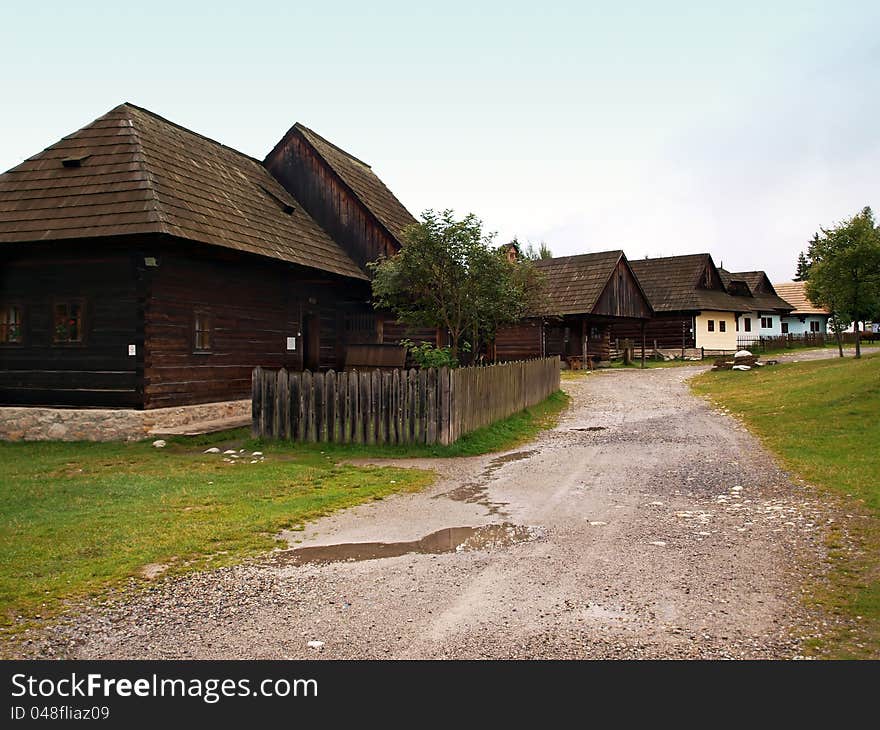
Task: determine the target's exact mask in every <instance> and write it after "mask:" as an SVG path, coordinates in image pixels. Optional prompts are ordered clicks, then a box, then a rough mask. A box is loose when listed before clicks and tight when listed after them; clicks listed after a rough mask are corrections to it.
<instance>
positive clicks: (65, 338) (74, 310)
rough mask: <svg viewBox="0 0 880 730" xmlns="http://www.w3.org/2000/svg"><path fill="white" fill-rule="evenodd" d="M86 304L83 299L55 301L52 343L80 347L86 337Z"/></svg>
mask: <svg viewBox="0 0 880 730" xmlns="http://www.w3.org/2000/svg"><path fill="white" fill-rule="evenodd" d="M84 310H85V302H84V301H83V300H82V299H69V300H67V301H63V302H59V301H55V302H54V303H53V304H52V342H53V343H55V344H56V345H78V344H81V343H82V341H83V335H84V322H83V319H84V316H83V314H84Z"/></svg>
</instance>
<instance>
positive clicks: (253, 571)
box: [20, 366, 832, 659]
mask: <svg viewBox="0 0 880 730" xmlns="http://www.w3.org/2000/svg"><path fill="white" fill-rule="evenodd" d="M702 369H703V367H701V366H695V367H679V368H669V369H654V370H647V371H641V372H640V371H608V372H598V373H594V374H590V375H584V376H583V377H582V378H580V379H578V380H570V381H565V383H564V385H565V389H566V390H567V391H568V392H569V393H570V395H571V396H572V399H573V400H572V406H571V408H570V409H569V411H568V412H567V413H566V414H565V415H564V417H563V418H562V420H561V422H560V424H559V426H558V427H557V428H556V429H554V430H552V431H548V432H546V433H544V434H543V435H542V436H541V437H540V438H539V439H537V440H536V441H535V442H533V443H532V444H530V445H527V446H524V447H522V448H520V449H518V450H516V451H514V452H511V453H508V454H503V455H490V456H486V457H475V458H467V459H457V460H413V461H407V462H402V463H404V464H409V465H412V466H418V467H427V468H433V469H436V470H437V472H438V474H439V475H440V478H439V479H438V481H437V483H436V484H435V485H434V486H433V487H432V488H431V489H429V490H427V491H425V492H422V493H420V494H415V495H398V496H394V497H392V498H388V499H385V500H383V501H381V502H373V503H370V504H369V505H364V506H361V507H358V508H355V509H351V510H347V511H345V512H341V513H337V514H335V515H333V516H331V517H328V518H325V519H322V520H320V521H318V522H316V523H314V524H311V525H309V526H308V527H307V528H306V530H305V531H304V532H301V533H294V534H292V535H291V536H290V539H291V540H293V539H294V538H300V539H302V540H303V542H302V543H300V544H297V543H293V542H292V543H291V544H292V548H291V550H287V551H278V552H275V553H272V554H270V555H268V556H266V557H265V558H262V559H260V560H256V561H251V562H249V563H247V564H244V565H240V566H237V567H233V568H224V569H220V570H215V571H210V572H204V573H199V574H194V575H189V576H184V577H180V578H172V579H168V580H157V581H156V582H155V584H154V585H153V586H152V587H151V589H150V590H148V591H146V592H142V593H140V594H137V595H133V596H130V597H129V598H128V599H125V600H119V599H117V600H115V601H113V602H108V603H105V604H100V605H96V606H91V607H89V608H88V609H87V610H85V611H82V612H79V613H72V614H70V615H69V616H67V617H66V618H65V619H64V620H62V621H61V622H60V623H59V624H57V625H56V626H55V627H53V628H51V629H49V630H48V631H47V632H46V633H45V634H43V635H42V637H35V638H32V639H29V640H28V641H29V642H30V643H27V644H23V645H22V648H21V651H20V655H22V656H41V657H62V656H69V657H77V658H236V659H239V658H267V659H283V658H318V657H321V658H439V657H455V658H481V657H491V658H508V657H510V658H529V657H534V658H618V657H619V658H692V657H702V658H724V657H732V658H740V657H748V658H760V657H795V656H798V655H799V654H800V652H801V648H800V641H799V639H798V637H799V636H803V635H804V631H805V628H804V627H805V625H806V624H805V622H807V621H808V620H810V617H808V616H807V615H806V614H805V612H804V609H803V608H802V604H801V600H800V585H801V584H802V582H803V581H805V580H807V571H808V570H811V569H815V567H816V566H817V565H818V564H819V561H820V559H821V555H822V547H821V546H822V534H823V526H824V525H825V524H826V523H827V522H828V520H830V519H831V518H832V515H831V513H830V511H829V510H830V508H828V507H825V506H823V505H822V503H821V502H820V501H819V500H818V498H817V496H816V494H815V493H813V492H812V491H811V490H810V489H809V488H808V487H806V486H804V485H802V484H800V483H799V482H797V481H791V480H789V479H788V478H787V477H786V475H785V474H784V473H783V472H781V471H780V470H779V469H778V468H777V467H776V466H774V463H773V461H772V459H771V458H770V457H769V456H768V454H767V453H766V452H765V451H764V450H763V449H762V448H761V446H760V445H759V444H758V442H757V441H756V440H755V439H754V438H753V437H752V436H750V435H749V434H748V433H747V432H746V431H745V430H744V428H743V427H741V426H740V425H739V424H738V422H737V421H735V420H734V419H733V418H731V417H729V416H728V415H726V414H725V413H722V412H720V411H717V410H714V409H713V408H712V407H711V406H709V405H708V404H707V403H705V402H703V401H702V400H700V399H697V398H695V397H694V396H692V395H691V394H690V393H689V391H688V388H687V384H686V382H685V381H686V379H687V378H688V377H690V376H691V375H693V374H694V373H696V372H699V371H701V370H702ZM266 456H267V458H270V459H271V450H268V451H267V454H266ZM488 525H495V527H490V528H488V529H484V530H479V529H477V530H475V531H467V530H457V531H456V530H452V531H450V530H448V529H447V528H465V527H471V528H481V527H484V526H488ZM428 536H431V537H428ZM371 542H384V543H398V542H405V543H407V544H406V545H403V546H399V545H392V546H388V545H385V546H382V545H378V546H377V545H355V546H352V545H351V544H352V543H371ZM338 545H344V546H345V547H335V546H338ZM456 546H458V549H457V550H456V549H455V547H456ZM297 548H307V549H306V550H303V551H300V552H297ZM408 550H414V551H417V552H407V551H408ZM399 553H403V554H399ZM376 555H380V556H385V557H378V558H377V557H375V556H376ZM371 556H372V559H360V558H364V557H371ZM328 561H329V562H328Z"/></svg>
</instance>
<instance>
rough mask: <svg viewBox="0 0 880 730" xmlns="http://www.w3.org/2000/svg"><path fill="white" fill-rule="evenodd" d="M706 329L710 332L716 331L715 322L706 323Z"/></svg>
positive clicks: (712, 320)
mask: <svg viewBox="0 0 880 730" xmlns="http://www.w3.org/2000/svg"><path fill="white" fill-rule="evenodd" d="M706 329H708V330H709V332H714V331H715V320H714V319H710V320H709V321H708V322H706Z"/></svg>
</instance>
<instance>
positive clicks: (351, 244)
mask: <svg viewBox="0 0 880 730" xmlns="http://www.w3.org/2000/svg"><path fill="white" fill-rule="evenodd" d="M263 165H264V166H265V167H266V169H267V170H269V172H270V173H272V175H273V176H274V177H275V179H277V180H278V181H279V182H280V183H281V185H283V186H284V188H285V189H286V190H287V191H288V192H289V193H290V194H291V195H293V197H294V198H296V199H297V200H299V201H301V202H302V204H303V205H304V206H305V207H306V209H307V210H308V211H309V213H311V215H312V216H313V217H314V219H315V220H316V221H317V222H318V224H319V225H320V226H321V227H322V228H323V229H324V230H326V231H328V232H329V233H330V235H331V236H332V237H333V239H334V240H335V241H336V242H338V243H339V245H340V246H341V247H342V248H343V250H344V251H345V252H346V253H347V254H348V255H349V256H350V257H351V258H352V260H354V261H355V262H356V263H357V264H358V266H360V267H364V266H365V265H366V264H367V263H369V262H371V261H375V260H376V259H378V258H380V257H381V256H392V255H394V254H395V253H396V252H397V251H399V250H400V247H401V246H402V245H403V233H404V231H405V230H406V229H407V228H408V227H409V226H411V225H413V224H415V223H416V222H417V221H416V219H415V218H414V217H413V216H412V214H411V213H410V212H409V211H408V210H407V209H406V207H404V205H403V204H402V203H401V202H400V200H398V199H397V197H396V196H395V195H394V193H392V192H391V190H389V188H388V187H387V186H386V185H385V183H383V182H382V180H381V179H380V178H379V177H378V175H376V173H375V172H373V170H372V168H371V167H370V165H368V164H367V163H366V162H363V161H362V160H360V159H358V158H357V157H355V156H354V155H352V154H350V153H348V152H346V151H345V150H343V149H341V148H340V147H337V146H336V145H335V144H333V143H332V142H330V141H328V140H326V139H324V138H323V137H322V136H321V135H319V134H318V133H317V132H314V131H313V130H311V129H309V128H308V127H305V126H304V125H302V124H295V125H294V126H293V127H291V128H290V129H289V130H288V132H287V134H285V135H284V137H283V138H282V139H281V140H280V141H279V142H278V144H276V145H275V147H274V148H273V149H272V151H271V152H270V153H269V154H268V155H267V156H266V159H265V160H264V161H263ZM348 336H349V338H350V340H351V341H352V342H356V343H358V344H361V343H369V344H383V345H396V344H397V343H399V342H400V341H401V340H402V339H412V340H414V341H429V342H432V343H434V344H436V345H440V344H444V342H443V334H442V333H441V332H440V331H439V330H437V329H429V328H411V327H407V326H405V325H402V324H400V323H399V322H397V321H396V320H395V319H394V317H392V316H391V315H390V314H389V313H387V312H373V311H372V310H370V312H369V313H365V314H364V316H362V317H360V318H359V319H358V320H357V321H356V322H354V321H353V322H352V329H350V330H349V332H348ZM363 352H364V353H365V355H366V356H367V358H368V361H366V362H365V361H363V360H360V361H357V362H356V363H355V364H359V365H377V364H382V352H381V349H379V348H370V349H369V350H364V351H363Z"/></svg>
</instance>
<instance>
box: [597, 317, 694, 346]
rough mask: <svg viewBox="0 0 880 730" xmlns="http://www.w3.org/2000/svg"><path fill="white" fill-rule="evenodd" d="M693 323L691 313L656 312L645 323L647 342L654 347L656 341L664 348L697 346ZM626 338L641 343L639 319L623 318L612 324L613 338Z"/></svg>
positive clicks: (637, 343) (636, 343)
mask: <svg viewBox="0 0 880 730" xmlns="http://www.w3.org/2000/svg"><path fill="white" fill-rule="evenodd" d="M693 324H694V321H693V316H692V315H691V314H656V315H654V316H653V317H652V318H651V319H649V320H647V322H646V324H645V343H646V344H647V346H648V347H653V346H654V342H655V341H656V342H657V347H659V348H664V349H676V348H681V347H695V346H696V342H695V339H694V326H693ZM682 337H684V339H682ZM624 338H628V339H631V340H632V341H633V343H634V344H635V345H641V343H642V330H641V326H640V325H639V323H638V322H637V321H627V320H621V321H620V322H615V323H613V324H612V325H611V339H612V340H616V339H620V340H622V339H624ZM682 343H684V344H682Z"/></svg>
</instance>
